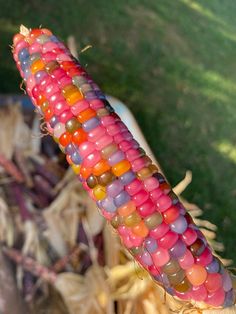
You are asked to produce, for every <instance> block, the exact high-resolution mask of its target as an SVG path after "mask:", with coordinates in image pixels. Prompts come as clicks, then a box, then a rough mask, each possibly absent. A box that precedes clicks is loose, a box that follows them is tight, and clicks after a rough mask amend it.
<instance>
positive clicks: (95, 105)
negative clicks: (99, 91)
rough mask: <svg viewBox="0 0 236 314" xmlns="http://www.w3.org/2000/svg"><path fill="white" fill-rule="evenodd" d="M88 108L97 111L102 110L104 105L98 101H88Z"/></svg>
mask: <svg viewBox="0 0 236 314" xmlns="http://www.w3.org/2000/svg"><path fill="white" fill-rule="evenodd" d="M90 107H91V108H92V109H94V110H96V111H97V110H98V109H101V108H104V104H103V102H102V101H101V100H99V99H92V100H90Z"/></svg>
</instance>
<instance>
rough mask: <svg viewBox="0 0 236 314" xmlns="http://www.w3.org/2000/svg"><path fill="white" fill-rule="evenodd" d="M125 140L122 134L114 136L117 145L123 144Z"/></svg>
mask: <svg viewBox="0 0 236 314" xmlns="http://www.w3.org/2000/svg"><path fill="white" fill-rule="evenodd" d="M123 140H124V137H123V135H122V133H118V134H116V135H115V136H114V142H115V143H116V144H119V143H121V142H122V141H123Z"/></svg>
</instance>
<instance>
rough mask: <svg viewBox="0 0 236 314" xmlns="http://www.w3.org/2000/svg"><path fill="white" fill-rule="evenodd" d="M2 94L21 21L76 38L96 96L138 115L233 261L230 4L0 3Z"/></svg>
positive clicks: (174, 0) (235, 41)
mask: <svg viewBox="0 0 236 314" xmlns="http://www.w3.org/2000/svg"><path fill="white" fill-rule="evenodd" d="M1 2H2V3H1V13H0V78H1V85H0V92H1V93H12V92H19V82H20V78H19V76H18V74H17V72H16V70H15V66H14V63H13V61H12V58H11V53H10V48H9V46H8V45H9V44H10V43H11V38H12V36H13V33H14V32H16V31H17V30H18V26H19V24H21V23H23V24H25V25H26V26H29V27H38V26H39V25H43V26H44V27H48V28H51V29H52V30H53V31H54V32H55V33H56V34H57V35H58V36H59V37H60V38H62V39H64V40H66V38H67V36H69V35H71V34H73V35H74V36H75V37H76V40H77V42H78V44H79V49H82V48H83V47H85V46H86V45H88V44H91V45H92V46H93V48H92V49H89V50H87V51H86V52H84V53H82V54H81V56H80V58H81V61H82V63H83V64H84V65H86V66H87V67H88V70H89V72H90V73H91V75H92V76H93V77H94V79H95V80H96V81H97V82H98V83H99V84H100V86H101V87H102V89H103V90H104V91H105V92H106V93H108V94H111V95H113V96H116V97H118V98H120V99H121V100H123V101H124V102H125V103H126V104H127V105H128V106H129V107H130V109H131V110H132V112H133V113H134V115H135V116H136V118H137V120H138V122H139V123H140V126H141V127H142V130H143V132H144V134H145V136H146V138H147V140H148V142H149V144H150V146H151V147H152V149H153V151H154V153H155V155H156V157H157V158H158V160H159V162H160V163H161V165H162V166H163V169H164V171H165V173H166V174H167V177H168V179H169V181H170V182H171V183H172V184H173V185H174V184H176V183H177V182H178V181H179V180H181V179H182V178H183V176H184V174H185V171H186V170H187V169H189V170H191V171H192V172H193V182H192V184H191V186H190V187H188V189H187V190H186V191H185V192H184V196H185V197H186V198H187V199H188V200H189V201H191V202H194V203H196V204H198V205H199V206H200V207H202V208H203V209H204V217H205V218H206V219H209V220H210V221H212V222H213V223H216V224H217V225H218V227H219V232H218V240H220V241H223V242H224V244H225V247H226V250H225V253H224V256H226V257H228V258H233V259H234V261H235V263H236V251H234V247H235V242H236V241H235V239H236V228H235V229H234V226H235V224H236V214H235V211H236V205H235V200H236V104H235V102H236V85H235V82H236V22H235V14H236V1H234V0H226V1H223V2H222V1H221V0H211V1H204V0H198V1H194V0H149V1H141V0H132V1H131V0H126V1H124V0H119V1H114V0H113V1H107V0H90V1H85V0H71V1H67V0H60V1H55V0H47V1H44V3H43V2H42V1H35V0H31V1H26V0H23V1H19V0H14V1H13V0H8V1H3V0H1Z"/></svg>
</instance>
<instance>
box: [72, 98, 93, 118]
mask: <svg viewBox="0 0 236 314" xmlns="http://www.w3.org/2000/svg"><path fill="white" fill-rule="evenodd" d="M88 108H89V102H88V101H87V100H85V99H82V100H80V101H78V102H77V103H75V104H74V105H73V106H72V107H71V112H72V113H73V114H74V115H75V116H77V115H78V114H79V113H80V112H82V111H84V110H85V109H88Z"/></svg>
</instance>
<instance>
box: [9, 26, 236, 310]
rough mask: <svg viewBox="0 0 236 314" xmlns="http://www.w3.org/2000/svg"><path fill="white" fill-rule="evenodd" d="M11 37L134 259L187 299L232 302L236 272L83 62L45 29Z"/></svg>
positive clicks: (86, 182) (25, 72) (42, 103)
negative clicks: (211, 243) (232, 272)
mask: <svg viewBox="0 0 236 314" xmlns="http://www.w3.org/2000/svg"><path fill="white" fill-rule="evenodd" d="M13 42H14V49H13V56H14V59H15V61H16V64H17V67H18V69H19V71H20V74H21V76H22V77H23V79H24V82H25V84H26V89H27V92H28V94H29V96H30V97H31V99H32V101H33V103H34V104H35V106H36V108H37V109H38V111H39V112H40V113H41V114H42V115H43V116H44V118H45V120H46V122H47V126H48V131H49V133H51V135H52V136H53V138H54V139H55V141H56V142H58V143H59V145H60V148H61V149H62V150H63V151H65V154H66V158H67V161H68V162H69V164H70V165H71V166H72V169H73V170H74V172H75V174H76V175H77V176H78V178H79V179H80V180H81V182H82V184H83V186H84V188H85V189H86V190H87V191H88V192H89V194H90V195H91V197H92V198H93V199H94V200H95V201H96V202H97V205H98V207H99V208H100V210H101V213H102V215H103V216H104V217H105V218H106V219H107V220H109V221H110V223H111V225H112V226H113V227H114V228H115V229H116V230H117V232H118V233H119V235H120V237H121V239H122V241H123V244H124V245H125V246H126V247H127V248H128V249H129V251H130V252H131V254H132V255H133V256H134V258H135V259H136V260H137V261H138V262H139V263H140V264H141V265H142V266H143V267H144V268H146V269H147V271H148V272H149V273H150V275H151V276H152V277H153V279H154V280H155V281H157V282H158V283H160V284H162V285H164V287H165V288H166V290H167V291H168V292H170V293H171V294H173V295H176V296H178V297H180V298H181V299H184V300H190V299H192V300H194V301H204V302H205V303H207V304H210V305H212V306H217V307H219V306H220V307H228V306H230V305H232V304H233V303H234V298H235V296H234V292H233V289H232V280H231V277H230V274H229V273H228V272H227V270H225V269H224V268H223V266H222V264H221V262H220V261H219V260H218V259H217V258H216V257H214V256H213V255H212V252H211V249H210V247H209V245H208V244H207V241H206V239H205V238H204V236H203V235H202V233H201V232H200V231H199V230H198V228H197V226H196V225H195V224H194V222H193V220H192V218H191V216H190V215H189V214H188V213H186V210H185V209H184V207H183V205H182V204H181V203H180V201H179V200H178V197H177V196H176V195H175V194H174V193H173V191H172V190H171V188H170V185H169V184H168V183H167V182H166V180H165V178H164V177H163V175H162V174H161V173H160V172H159V171H158V168H157V167H156V166H155V165H153V164H152V161H151V159H150V158H149V157H147V156H146V154H145V152H144V150H143V149H142V148H141V147H140V146H139V144H138V143H137V142H136V141H135V140H134V139H133V136H132V134H131V133H130V132H129V130H128V128H127V127H126V126H125V125H124V123H123V122H122V121H121V120H120V118H119V116H118V115H117V114H116V113H114V110H113V108H112V107H111V106H110V104H109V103H108V101H107V100H106V98H105V96H104V94H103V93H102V92H101V91H100V89H99V88H98V86H97V85H96V84H95V83H93V81H92V80H91V78H90V77H89V75H88V74H87V73H86V71H85V70H84V69H83V68H82V66H81V65H80V63H79V62H78V61H77V60H75V58H74V57H73V56H72V55H71V53H70V51H69V50H68V49H67V48H66V47H65V46H64V45H63V44H62V43H61V42H60V41H59V40H57V38H56V37H55V36H54V35H52V33H51V32H50V31H49V30H47V29H34V30H31V31H29V32H28V33H27V34H26V33H24V34H16V35H15V36H14V39H13Z"/></svg>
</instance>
